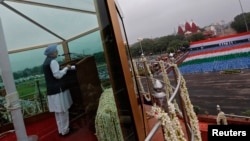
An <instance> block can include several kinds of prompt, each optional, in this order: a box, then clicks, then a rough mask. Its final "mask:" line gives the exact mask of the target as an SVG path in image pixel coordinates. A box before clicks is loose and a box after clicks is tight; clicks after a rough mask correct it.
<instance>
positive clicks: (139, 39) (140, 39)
mask: <svg viewBox="0 0 250 141" xmlns="http://www.w3.org/2000/svg"><path fill="white" fill-rule="evenodd" d="M137 40H138V41H139V42H140V47H141V56H143V55H144V53H143V49H142V45H141V41H142V40H143V38H138V39H137Z"/></svg>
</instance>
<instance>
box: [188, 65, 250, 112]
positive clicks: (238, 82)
mask: <svg viewBox="0 0 250 141" xmlns="http://www.w3.org/2000/svg"><path fill="white" fill-rule="evenodd" d="M184 78H185V80H186V84H187V87H188V91H189V95H190V99H191V101H192V103H193V105H197V106H199V107H200V108H201V112H200V114H204V112H205V111H208V112H209V114H217V113H216V105H217V104H219V105H220V106H221V108H222V110H223V111H224V112H225V113H227V114H231V113H234V114H239V115H242V112H243V111H246V110H250V70H249V69H247V70H242V72H241V73H235V74H220V73H219V72H213V73H203V74H188V75H184Z"/></svg>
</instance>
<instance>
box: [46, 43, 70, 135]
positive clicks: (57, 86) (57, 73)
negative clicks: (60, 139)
mask: <svg viewBox="0 0 250 141" xmlns="http://www.w3.org/2000/svg"><path fill="white" fill-rule="evenodd" d="M44 54H45V55H46V56H47V57H46V59H45V61H44V63H43V70H44V76H45V81H46V87H47V98H48V107H49V111H50V112H54V113H55V118H56V122H57V127H58V132H59V134H60V135H67V134H68V133H69V131H70V129H69V111H68V109H69V108H70V106H71V105H72V103H73V102H72V98H71V95H70V91H69V90H68V89H65V88H63V87H62V82H61V79H62V78H63V76H64V75H65V74H66V73H67V71H68V70H69V69H70V66H66V67H64V68H63V69H60V66H59V64H58V62H57V60H56V58H57V56H58V51H57V45H56V44H53V45H49V46H48V47H47V48H46V50H45V52H44Z"/></svg>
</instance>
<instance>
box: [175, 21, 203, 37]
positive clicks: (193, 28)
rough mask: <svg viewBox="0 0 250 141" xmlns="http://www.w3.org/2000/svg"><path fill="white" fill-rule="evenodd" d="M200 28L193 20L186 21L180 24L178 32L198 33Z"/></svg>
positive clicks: (181, 33)
mask: <svg viewBox="0 0 250 141" xmlns="http://www.w3.org/2000/svg"><path fill="white" fill-rule="evenodd" d="M198 30H199V27H198V26H197V24H196V23H195V22H194V21H193V20H192V21H191V22H186V23H185V24H181V25H179V26H178V32H177V33H178V34H179V35H189V34H193V33H197V32H198Z"/></svg>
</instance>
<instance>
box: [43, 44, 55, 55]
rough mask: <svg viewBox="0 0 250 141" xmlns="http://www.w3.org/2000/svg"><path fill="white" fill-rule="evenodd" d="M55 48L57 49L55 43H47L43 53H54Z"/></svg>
mask: <svg viewBox="0 0 250 141" xmlns="http://www.w3.org/2000/svg"><path fill="white" fill-rule="evenodd" d="M56 50H57V45H56V44H51V45H48V47H47V48H46V49H45V51H44V55H50V54H52V53H54V52H55V51H56Z"/></svg>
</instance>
